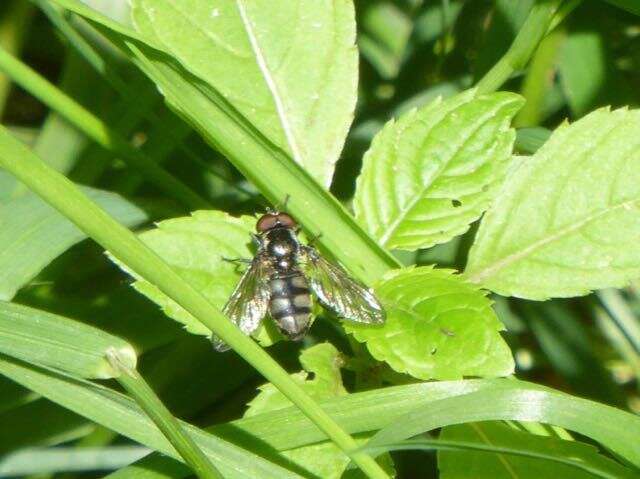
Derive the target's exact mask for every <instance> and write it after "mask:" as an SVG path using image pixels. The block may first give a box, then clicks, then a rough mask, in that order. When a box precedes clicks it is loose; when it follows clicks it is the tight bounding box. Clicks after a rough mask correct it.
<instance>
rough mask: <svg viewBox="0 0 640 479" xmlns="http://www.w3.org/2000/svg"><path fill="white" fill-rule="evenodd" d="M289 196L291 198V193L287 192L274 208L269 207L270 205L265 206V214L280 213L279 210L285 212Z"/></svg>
mask: <svg viewBox="0 0 640 479" xmlns="http://www.w3.org/2000/svg"><path fill="white" fill-rule="evenodd" d="M289 198H291V195H290V194H289V193H287V194H286V195H285V197H284V200H283V201H282V203H278V204H277V205H276V206H275V208H271V207H270V206H265V208H264V209H265V212H266V213H267V214H270V215H272V214H276V213H280V212H281V211H282V212H284V213H286V211H287V204H288V203H289Z"/></svg>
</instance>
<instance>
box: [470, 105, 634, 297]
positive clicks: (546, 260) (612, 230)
mask: <svg viewBox="0 0 640 479" xmlns="http://www.w3.org/2000/svg"><path fill="white" fill-rule="evenodd" d="M638 138H640V111H638V110H633V111H628V110H626V109H621V110H616V111H609V110H608V109H602V110H597V111H595V112H593V113H591V114H589V115H587V116H586V117H584V118H583V119H581V120H579V121H577V122H576V123H574V124H572V125H564V126H561V127H560V128H559V129H557V130H556V131H555V132H554V133H553V135H552V136H551V138H550V139H549V140H548V141H547V142H546V143H545V145H544V146H543V147H542V148H541V149H540V150H538V152H537V153H536V154H535V155H534V156H532V157H531V158H530V159H529V160H528V161H526V162H524V163H523V164H522V165H521V166H520V168H518V169H517V170H516V171H515V172H514V173H513V174H512V175H511V176H510V177H509V183H508V185H507V186H506V187H505V188H504V190H503V191H502V193H501V195H500V197H499V198H498V199H497V200H496V202H495V203H494V205H493V206H492V207H491V208H490V209H489V211H488V212H487V214H486V215H485V217H484V219H483V221H482V223H481V225H480V229H479V231H478V234H477V237H476V240H475V243H474V245H473V247H472V248H471V251H470V254H469V262H468V265H467V269H466V271H465V275H466V276H467V277H468V278H469V279H470V280H471V281H473V282H476V283H481V284H482V285H483V286H485V287H487V288H489V289H491V290H493V291H495V292H497V293H500V294H502V295H505V296H518V297H523V298H528V299H538V300H542V299H547V298H550V297H569V296H577V295H583V294H587V293H588V292H589V291H591V290H594V289H600V288H606V287H620V286H624V285H625V284H627V283H628V282H629V280H631V279H635V278H638V277H640V242H638V236H640V221H638V220H639V217H640V216H639V212H638V202H639V201H640V157H639V156H638V154H637V151H638V147H639V146H640V142H639V141H638Z"/></svg>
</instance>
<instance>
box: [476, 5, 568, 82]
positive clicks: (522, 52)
mask: <svg viewBox="0 0 640 479" xmlns="http://www.w3.org/2000/svg"><path fill="white" fill-rule="evenodd" d="M562 1H563V0H537V1H536V2H535V4H534V5H533V7H532V8H531V11H530V12H529V15H528V16H527V18H526V20H525V21H524V24H523V25H522V28H521V29H520V31H519V32H518V35H516V38H515V40H514V41H513V43H512V44H511V47H510V48H509V50H508V51H507V53H505V54H504V56H503V57H502V58H501V59H500V60H499V61H498V62H497V63H496V64H495V65H494V66H493V68H491V70H489V71H488V72H487V73H486V74H485V76H484V77H482V78H481V79H480V81H479V82H478V84H477V85H476V87H477V89H478V94H483V93H491V92H493V91H496V90H497V89H498V88H500V87H501V86H502V84H503V83H504V82H506V81H507V80H508V79H509V78H510V77H511V75H512V74H513V73H514V72H515V71H517V70H520V69H522V68H524V67H525V66H526V64H527V63H528V61H529V59H530V58H531V56H532V55H533V52H534V51H535V50H536V48H537V47H538V44H539V43H540V41H541V40H542V39H543V38H544V36H545V35H546V34H547V32H548V31H549V27H550V25H551V23H552V21H553V18H554V16H555V14H556V12H557V11H558V8H559V7H560V4H561V3H562Z"/></svg>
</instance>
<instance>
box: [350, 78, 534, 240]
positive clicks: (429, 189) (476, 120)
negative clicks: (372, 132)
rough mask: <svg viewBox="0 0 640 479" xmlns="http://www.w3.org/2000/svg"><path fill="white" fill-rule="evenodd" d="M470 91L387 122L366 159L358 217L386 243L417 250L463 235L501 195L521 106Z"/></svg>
mask: <svg viewBox="0 0 640 479" xmlns="http://www.w3.org/2000/svg"><path fill="white" fill-rule="evenodd" d="M474 94H475V92H474V91H472V90H470V91H466V92H463V93H460V94H459V95H456V96H454V97H452V98H449V99H447V100H445V101H441V100H440V99H438V100H435V101H433V102H431V103H430V104H428V105H426V106H424V107H422V108H421V109H419V110H412V111H410V112H408V113H406V114H404V115H403V116H402V117H400V119H398V120H397V121H393V120H392V121H390V122H389V123H387V125H386V126H385V127H384V129H383V130H382V131H381V132H380V133H378V134H377V135H376V137H375V138H374V140H373V143H372V145H371V149H370V150H369V151H368V152H367V153H366V155H365V157H364V160H363V167H362V174H361V175H360V177H359V178H358V182H357V190H356V196H355V199H354V209H355V213H356V218H357V219H358V221H359V222H360V223H361V224H362V225H363V226H364V227H365V229H366V230H367V231H368V232H369V233H370V234H371V235H372V236H374V237H375V238H376V239H377V240H378V242H379V243H380V244H382V245H385V246H387V247H388V248H397V249H405V250H416V249H419V248H427V247H429V246H433V245H434V244H438V243H445V242H447V241H449V240H450V239H451V238H453V237H454V236H457V235H459V234H462V233H464V232H465V231H467V230H468V229H469V225H470V224H471V223H472V222H473V221H475V220H476V219H478V218H479V217H480V215H481V214H482V213H483V212H484V210H485V209H486V208H487V207H488V206H489V203H490V201H491V199H492V198H493V197H494V196H495V194H496V193H497V191H498V189H499V187H500V185H501V183H502V179H503V177H504V175H505V171H506V169H507V166H508V165H509V161H510V159H511V150H512V147H513V142H514V139H515V133H514V130H513V129H511V128H510V127H509V124H510V122H511V119H512V118H513V116H514V115H515V113H516V112H517V111H518V110H519V109H520V107H521V106H522V99H521V98H520V97H519V96H517V95H515V94H512V93H494V94H491V95H481V96H479V97H475V96H474Z"/></svg>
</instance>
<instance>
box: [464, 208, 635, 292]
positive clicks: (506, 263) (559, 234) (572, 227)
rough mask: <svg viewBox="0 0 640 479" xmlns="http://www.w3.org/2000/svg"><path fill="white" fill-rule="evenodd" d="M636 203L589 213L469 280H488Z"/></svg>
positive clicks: (506, 257)
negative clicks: (537, 252)
mask: <svg viewBox="0 0 640 479" xmlns="http://www.w3.org/2000/svg"><path fill="white" fill-rule="evenodd" d="M634 203H640V198H638V199H634V200H626V201H624V202H622V203H618V204H615V205H613V206H610V207H608V208H605V209H604V210H602V211H598V212H597V213H593V214H591V215H588V216H586V217H584V218H583V219H581V220H578V221H575V222H573V223H570V224H569V225H567V226H565V227H563V228H561V229H559V230H558V231H557V232H556V233H554V234H552V235H549V236H546V237H542V238H540V239H539V240H537V241H534V242H533V243H531V244H530V245H529V246H526V247H525V248H523V249H521V250H520V251H518V252H516V253H512V254H510V255H507V256H505V257H504V258H502V259H501V260H498V261H496V262H494V263H492V264H490V265H489V266H487V267H485V268H483V269H481V270H480V271H477V272H475V273H473V274H471V275H468V276H467V280H468V281H471V282H472V283H481V282H483V281H486V279H487V278H489V277H490V276H492V275H494V274H495V273H497V272H498V271H500V270H502V269H504V268H505V267H507V266H509V265H511V264H513V263H515V262H517V261H520V260H522V259H523V258H526V257H527V256H529V255H530V254H532V253H534V252H536V251H537V250H539V249H540V248H542V247H544V246H546V245H548V244H550V243H553V242H555V241H557V240H559V239H561V238H563V237H564V236H566V235H568V234H570V233H573V232H575V231H578V230H579V229H580V228H582V227H583V226H585V225H587V224H588V223H590V222H592V221H594V220H596V219H598V218H600V217H602V216H606V215H608V214H609V213H612V212H613V211H615V210H618V209H620V208H627V207H633V205H634Z"/></svg>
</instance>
